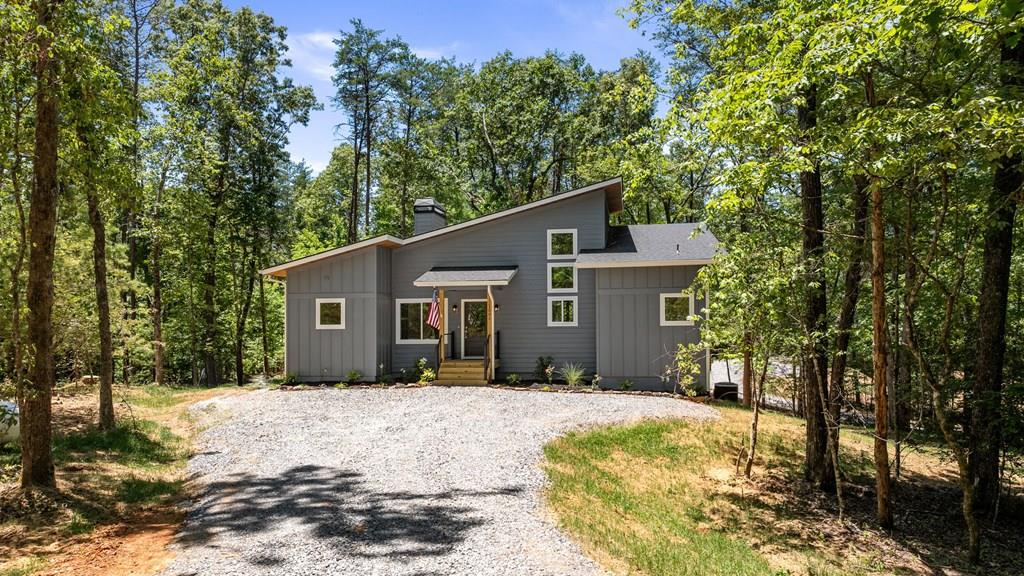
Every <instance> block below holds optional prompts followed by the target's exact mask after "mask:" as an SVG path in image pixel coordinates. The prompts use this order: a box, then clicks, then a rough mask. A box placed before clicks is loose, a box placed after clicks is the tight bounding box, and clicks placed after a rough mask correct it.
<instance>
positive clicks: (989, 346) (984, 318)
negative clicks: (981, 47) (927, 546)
mask: <svg viewBox="0 0 1024 576" xmlns="http://www.w3.org/2000/svg"><path fill="white" fill-rule="evenodd" d="M1001 60H1002V64H1003V65H1004V66H1006V67H1007V70H1006V71H1005V72H1004V73H1003V86H1004V87H1005V88H1006V89H1011V88H1013V87H1024V42H1020V41H1018V42H1016V43H1015V44H1014V45H1013V46H1010V45H1009V42H1008V41H1006V42H1004V43H1003V48H1002V54H1001ZM1022 186H1024V168H1022V165H1021V153H1020V152H1017V153H1016V154H1014V155H1013V156H1009V157H1005V156H1004V157H1003V158H1002V159H1000V161H999V165H998V166H997V167H996V173H995V182H994V185H993V186H992V190H991V193H990V194H989V200H988V212H989V214H990V215H991V218H992V221H991V223H990V224H989V226H988V227H987V228H986V230H985V251H984V257H983V258H984V260H983V263H982V267H981V295H980V297H979V299H978V340H977V349H976V355H975V361H974V402H973V406H972V409H971V435H970V451H969V453H970V470H971V476H972V480H973V481H974V485H975V491H974V494H975V498H976V501H975V508H976V509H979V510H991V509H993V508H994V506H995V501H996V496H997V494H998V493H999V455H1000V452H1001V449H1002V444H1003V432H1002V418H1003V414H1002V395H1003V363H1004V362H1005V357H1006V307H1007V303H1008V302H1009V294H1010V264H1011V259H1012V256H1013V227H1014V218H1015V217H1016V213H1017V205H1018V203H1020V202H1021V195H1022V194H1024V192H1022V191H1021V187H1022Z"/></svg>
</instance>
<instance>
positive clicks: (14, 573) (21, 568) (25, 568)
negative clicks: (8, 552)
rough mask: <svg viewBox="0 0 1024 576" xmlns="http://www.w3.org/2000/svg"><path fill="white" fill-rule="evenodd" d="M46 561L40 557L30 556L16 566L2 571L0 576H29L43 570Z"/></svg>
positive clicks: (0, 570)
mask: <svg viewBox="0 0 1024 576" xmlns="http://www.w3.org/2000/svg"><path fill="white" fill-rule="evenodd" d="M45 565H46V560H45V559H43V558H40V557H39V556H29V557H27V558H24V559H23V560H21V561H20V562H18V563H17V564H16V565H15V566H11V567H8V568H4V569H0V576H28V575H29V574H32V573H34V572H38V571H39V570H42V568H43V566H45Z"/></svg>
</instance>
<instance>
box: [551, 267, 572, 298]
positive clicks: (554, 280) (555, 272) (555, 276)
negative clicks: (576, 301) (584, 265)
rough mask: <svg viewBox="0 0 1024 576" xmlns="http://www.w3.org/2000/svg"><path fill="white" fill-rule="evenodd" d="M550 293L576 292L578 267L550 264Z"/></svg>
mask: <svg viewBox="0 0 1024 576" xmlns="http://www.w3.org/2000/svg"><path fill="white" fill-rule="evenodd" d="M548 292H576V265H575V264H558V263H556V262H548Z"/></svg>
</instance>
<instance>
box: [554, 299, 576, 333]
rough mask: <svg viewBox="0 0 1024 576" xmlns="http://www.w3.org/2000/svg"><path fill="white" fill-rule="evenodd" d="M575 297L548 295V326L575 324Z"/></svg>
mask: <svg viewBox="0 0 1024 576" xmlns="http://www.w3.org/2000/svg"><path fill="white" fill-rule="evenodd" d="M576 308H577V306H576V297H575V296H563V297H559V296H549V297H548V326H552V327H556V326H576V325H577V319H576Z"/></svg>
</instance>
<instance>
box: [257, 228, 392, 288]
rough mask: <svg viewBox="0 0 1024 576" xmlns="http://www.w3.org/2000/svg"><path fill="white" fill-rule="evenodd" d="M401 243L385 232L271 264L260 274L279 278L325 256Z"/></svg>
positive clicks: (387, 246)
mask: <svg viewBox="0 0 1024 576" xmlns="http://www.w3.org/2000/svg"><path fill="white" fill-rule="evenodd" d="M401 245H402V239H401V238H398V237H397V236H391V235H390V234H384V235H383V236H375V237H373V238H367V239H366V240H363V241H362V242H356V243H355V244H348V245H346V246H342V247H341V248H334V249H333V250H326V251H324V252H318V253H316V254H311V255H309V256H306V257H304V258H299V259H298V260H292V261H291V262H285V263H284V264H278V265H277V266H271V267H270V268H264V269H263V270H260V274H265V275H267V276H276V277H278V278H284V277H285V276H287V275H288V270H289V269H291V268H296V267H298V266H303V265H305V264H312V263H313V262H316V261H318V260H323V259H324V258H330V257H332V256H339V255H341V254H347V253H349V252H355V251H356V250H361V249H363V248H369V247H370V246H382V247H384V248H391V247H394V246H401Z"/></svg>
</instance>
